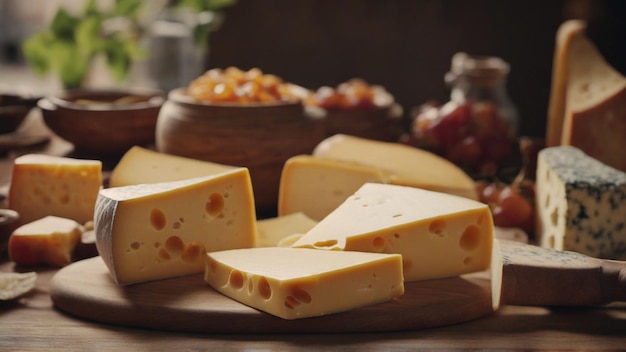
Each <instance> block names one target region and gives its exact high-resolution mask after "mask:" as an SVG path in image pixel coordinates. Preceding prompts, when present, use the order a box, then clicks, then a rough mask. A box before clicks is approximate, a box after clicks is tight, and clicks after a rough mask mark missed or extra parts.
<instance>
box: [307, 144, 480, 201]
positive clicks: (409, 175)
mask: <svg viewBox="0 0 626 352" xmlns="http://www.w3.org/2000/svg"><path fill="white" fill-rule="evenodd" d="M313 156H315V157H319V158H327V159H335V160H343V161H347V162H352V163H358V164H362V165H367V166H371V167H377V168H381V169H383V170H386V172H388V173H389V174H390V181H389V182H390V183H392V184H396V185H403V186H411V187H418V188H424V189H428V190H432V191H438V192H445V193H450V194H454V195H458V196H461V197H466V198H470V199H474V200H477V199H478V193H477V191H476V187H475V184H474V181H473V180H472V178H471V177H469V176H468V175H467V174H466V173H465V172H464V171H463V170H461V169H460V168H459V167H458V166H456V165H454V164H453V163H451V162H450V161H448V160H446V159H444V158H442V157H440V156H437V155H435V154H433V153H430V152H428V151H425V150H423V149H419V148H415V147H411V146H407V145H403V144H400V143H391V142H381V141H375V140H370V139H365V138H360V137H354V136H349V135H344V134H337V135H334V136H332V137H329V138H327V139H325V140H323V141H322V142H321V143H319V144H318V145H317V146H316V148H315V150H314V151H313Z"/></svg>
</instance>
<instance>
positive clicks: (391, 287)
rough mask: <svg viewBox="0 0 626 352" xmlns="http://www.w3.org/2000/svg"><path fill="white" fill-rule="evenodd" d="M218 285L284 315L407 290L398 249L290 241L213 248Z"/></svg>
mask: <svg viewBox="0 0 626 352" xmlns="http://www.w3.org/2000/svg"><path fill="white" fill-rule="evenodd" d="M204 279H205V281H206V282H208V283H209V284H210V285H211V286H212V287H213V288H215V289H216V290H217V291H219V292H221V293H223V294H224V295H226V296H229V297H231V298H233V299H235V300H237V301H239V302H241V303H243V304H246V305H248V306H251V307H253V308H256V309H259V310H262V311H264V312H267V313H269V314H273V315H275V316H278V317H280V318H283V319H299V318H307V317H314V316H321V315H327V314H332V313H337V312H341V311H346V310H350V309H353V308H357V307H362V306H366V305H372V304H375V303H381V302H386V301H389V300H391V299H392V298H394V297H397V296H400V295H402V294H403V293H404V282H403V280H402V258H401V256H399V255H392V254H379V253H360V252H338V251H319V250H314V249H302V248H300V249H297V248H285V247H265V248H250V249H236V250H229V251H221V252H212V253H208V260H207V262H206V270H205V274H204Z"/></svg>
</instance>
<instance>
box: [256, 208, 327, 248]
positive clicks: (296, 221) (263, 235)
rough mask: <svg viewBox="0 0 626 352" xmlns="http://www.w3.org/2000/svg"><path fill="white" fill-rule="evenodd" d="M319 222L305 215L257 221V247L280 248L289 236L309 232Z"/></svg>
mask: <svg viewBox="0 0 626 352" xmlns="http://www.w3.org/2000/svg"><path fill="white" fill-rule="evenodd" d="M316 224H317V221H315V220H313V219H311V218H309V217H308V216H306V215H304V213H292V214H288V215H282V216H278V217H273V218H267V219H260V220H258V221H257V239H256V246H257V247H276V246H279V245H280V243H281V242H282V241H284V240H285V239H286V238H288V237H289V236H292V235H295V234H303V233H305V232H307V231H309V230H310V229H311V228H313V226H315V225H316Z"/></svg>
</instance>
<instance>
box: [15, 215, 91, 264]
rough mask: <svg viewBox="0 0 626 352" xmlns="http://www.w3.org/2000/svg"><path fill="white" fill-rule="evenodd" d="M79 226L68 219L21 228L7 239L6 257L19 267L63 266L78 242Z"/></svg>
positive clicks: (46, 220) (47, 219)
mask: <svg viewBox="0 0 626 352" xmlns="http://www.w3.org/2000/svg"><path fill="white" fill-rule="evenodd" d="M81 235H82V226H81V225H80V224H79V223H77V222H76V221H74V220H72V219H66V218H61V217H57V216H46V217H43V218H41V219H38V220H35V221H33V222H29V223H27V224H24V225H22V226H20V227H18V228H17V229H15V231H13V233H12V234H11V237H10V238H9V257H10V258H11V260H12V261H14V262H15V263H16V264H19V265H37V264H48V265H52V266H65V265H67V264H69V263H71V261H72V252H73V251H74V248H75V247H76V245H77V244H78V242H80V238H81Z"/></svg>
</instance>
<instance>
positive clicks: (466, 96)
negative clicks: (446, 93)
mask: <svg viewBox="0 0 626 352" xmlns="http://www.w3.org/2000/svg"><path fill="white" fill-rule="evenodd" d="M509 71H510V66H509V64H508V63H507V62H505V61H504V60H502V59H501V58H499V57H496V56H470V55H468V54H466V53H463V52H460V53H456V54H455V55H454V56H453V57H452V67H451V70H450V72H448V73H446V75H445V77H444V81H445V83H446V84H447V85H448V87H450V89H451V91H450V100H451V101H454V102H458V103H462V102H465V101H470V102H472V103H484V102H491V103H493V104H494V105H495V107H496V109H497V112H498V117H499V118H500V120H501V121H502V122H504V123H505V124H506V125H507V126H508V130H509V138H510V139H512V140H514V139H515V138H516V137H517V134H518V128H519V118H518V113H517V109H516V107H515V105H514V103H513V101H512V100H511V99H510V98H509V95H508V93H507V89H506V85H507V78H508V75H509Z"/></svg>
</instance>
